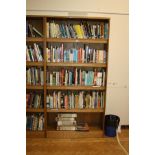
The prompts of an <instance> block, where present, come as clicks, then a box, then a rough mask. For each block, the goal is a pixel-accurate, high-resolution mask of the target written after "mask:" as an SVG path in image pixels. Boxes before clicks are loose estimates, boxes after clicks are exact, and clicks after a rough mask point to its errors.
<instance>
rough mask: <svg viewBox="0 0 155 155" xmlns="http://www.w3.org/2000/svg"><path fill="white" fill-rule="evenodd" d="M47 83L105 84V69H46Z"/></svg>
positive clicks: (61, 84) (58, 84) (66, 84)
mask: <svg viewBox="0 0 155 155" xmlns="http://www.w3.org/2000/svg"><path fill="white" fill-rule="evenodd" d="M47 84H48V85H51V86H53V85H56V86H63V85H65V86H68V85H70V86H71V85H81V86H105V70H104V69H96V68H95V69H93V70H89V71H86V70H82V69H79V68H70V69H64V68H61V69H60V71H47Z"/></svg>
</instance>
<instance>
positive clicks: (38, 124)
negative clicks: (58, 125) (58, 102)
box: [26, 113, 44, 131]
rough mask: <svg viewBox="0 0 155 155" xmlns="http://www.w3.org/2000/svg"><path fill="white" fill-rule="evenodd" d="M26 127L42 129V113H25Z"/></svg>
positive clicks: (28, 128)
mask: <svg viewBox="0 0 155 155" xmlns="http://www.w3.org/2000/svg"><path fill="white" fill-rule="evenodd" d="M26 129H27V130H34V131H36V130H40V131H41V130H43V129H44V115H43V114H41V113H39V114H27V116H26Z"/></svg>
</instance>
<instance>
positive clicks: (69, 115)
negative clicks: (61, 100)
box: [58, 113, 77, 117]
mask: <svg viewBox="0 0 155 155" xmlns="http://www.w3.org/2000/svg"><path fill="white" fill-rule="evenodd" d="M58 117H77V114H76V113H66V114H63V113H59V114H58Z"/></svg>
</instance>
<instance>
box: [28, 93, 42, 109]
mask: <svg viewBox="0 0 155 155" xmlns="http://www.w3.org/2000/svg"><path fill="white" fill-rule="evenodd" d="M43 105H44V104H43V94H34V93H27V94H26V108H43Z"/></svg>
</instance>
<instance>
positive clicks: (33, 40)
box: [26, 37, 45, 42]
mask: <svg viewBox="0 0 155 155" xmlns="http://www.w3.org/2000/svg"><path fill="white" fill-rule="evenodd" d="M44 40H45V39H44V38H30V37H29V38H26V41H27V42H43V41H44Z"/></svg>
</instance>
